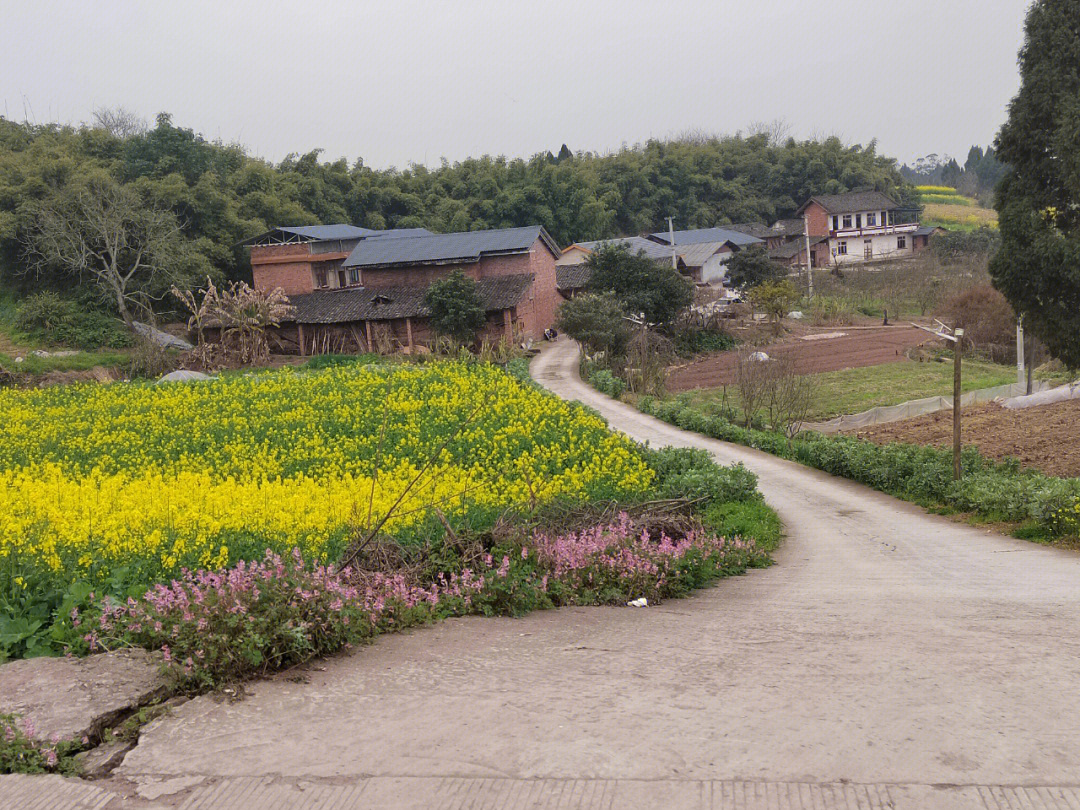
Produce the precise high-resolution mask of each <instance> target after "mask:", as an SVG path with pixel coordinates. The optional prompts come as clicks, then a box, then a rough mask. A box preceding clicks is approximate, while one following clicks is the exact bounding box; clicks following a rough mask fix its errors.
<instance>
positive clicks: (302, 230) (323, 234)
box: [238, 224, 431, 245]
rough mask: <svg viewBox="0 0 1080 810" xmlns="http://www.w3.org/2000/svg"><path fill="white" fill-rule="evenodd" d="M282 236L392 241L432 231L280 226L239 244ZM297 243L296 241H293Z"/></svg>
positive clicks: (305, 238)
mask: <svg viewBox="0 0 1080 810" xmlns="http://www.w3.org/2000/svg"><path fill="white" fill-rule="evenodd" d="M275 234H280V236H279V238H286V237H289V236H296V237H299V239H300V240H301V241H305V242H336V241H342V242H347V241H351V240H353V239H375V238H382V239H391V238H400V237H403V236H430V235H431V231H429V230H428V229H427V228H392V229H390V230H385V231H376V230H372V229H371V228H361V227H359V226H357V225H343V224H338V225H278V226H277V227H274V228H271V229H270V230H268V231H266V232H265V233H261V234H259V235H258V236H253V237H251V238H250V239H245V240H244V241H242V242H240V243H238V244H241V245H251V244H255V243H256V242H259V241H260V240H262V239H266V238H267V237H269V236H273V235H275ZM293 241H295V240H293Z"/></svg>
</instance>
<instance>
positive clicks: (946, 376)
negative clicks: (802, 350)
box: [594, 360, 1016, 421]
mask: <svg viewBox="0 0 1080 810" xmlns="http://www.w3.org/2000/svg"><path fill="white" fill-rule="evenodd" d="M809 376H810V377H811V379H812V380H813V382H814V401H813V404H812V406H811V408H810V412H809V413H808V414H807V419H808V420H809V421H817V420H820V419H831V418H832V417H834V416H840V415H841V414H852V413H859V412H860V411H865V410H867V409H869V408H873V407H875V406H878V405H898V404H900V403H901V402H907V401H908V400H912V399H922V398H923V397H933V396H952V387H953V367H952V363H951V361H950V362H945V361H944V360H943V361H941V362H936V361H931V362H928V363H918V362H915V361H913V360H901V361H899V362H896V363H885V364H883V365H879V366H867V367H865V368H850V369H844V370H842V371H828V372H824V373H821V374H811V375H809ZM1011 382H1016V370H1015V369H1014V368H1012V367H1011V366H1002V365H997V364H995V363H988V362H985V361H982V360H967V361H965V362H964V380H963V385H962V389H963V390H964V391H965V392H967V391H975V390H977V389H980V388H991V387H993V386H996V385H1004V384H1006V383H1011ZM594 387H596V388H598V389H599V390H601V391H603V392H604V393H606V394H608V395H609V396H610V395H611V392H610V391H606V390H604V389H603V388H600V386H594ZM679 397H680V398H681V401H683V402H684V403H685V404H686V405H688V406H690V407H694V408H697V409H699V410H701V411H702V413H704V414H706V415H708V416H718V415H721V413H723V411H724V409H725V408H733V409H734V410H735V412H736V421H738V420H740V419H741V418H742V412H741V410H740V408H739V390H738V387H737V386H734V385H732V386H728V387H727V388H726V389H724V388H701V389H698V390H696V391H689V392H686V393H684V394H680V395H679Z"/></svg>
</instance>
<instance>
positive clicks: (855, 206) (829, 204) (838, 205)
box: [797, 191, 900, 214]
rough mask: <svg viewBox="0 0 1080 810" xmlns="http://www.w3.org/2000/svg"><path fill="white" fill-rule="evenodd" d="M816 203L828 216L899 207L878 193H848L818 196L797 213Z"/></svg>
mask: <svg viewBox="0 0 1080 810" xmlns="http://www.w3.org/2000/svg"><path fill="white" fill-rule="evenodd" d="M812 202H816V203H817V204H818V205H820V206H821V207H822V208H824V209H825V210H826V211H828V212H829V213H830V214H851V213H854V212H856V211H892V210H893V209H895V208H899V207H900V206H899V205H898V204H897V203H896V201H895V200H893V199H892V198H891V197H890V196H889V195H887V194H883V193H881V192H880V191H849V192H847V193H845V194H818V195H815V196H813V197H811V198H810V199H809V200H807V201H806V202H804V203H803V204H802V206H801V207H800V208H799V210H798V212H797V213H802V211H803V209H805V208H806V206H808V205H809V204H810V203H812Z"/></svg>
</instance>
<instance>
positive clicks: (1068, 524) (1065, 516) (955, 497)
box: [638, 398, 1080, 537]
mask: <svg viewBox="0 0 1080 810" xmlns="http://www.w3.org/2000/svg"><path fill="white" fill-rule="evenodd" d="M638 407H639V409H641V410H642V411H643V412H645V413H648V414H651V415H652V416H655V417H657V418H658V419H662V420H664V421H665V422H669V423H671V424H674V425H678V426H679V427H682V428H684V429H686V430H693V431H695V432H699V433H703V434H705V435H706V436H711V437H712V438H715V439H720V440H721V441H727V442H733V443H736V444H742V445H746V446H748V447H755V448H757V449H759V450H764V451H765V452H767V453H771V454H773V455H776V456H780V457H782V458H790V459H793V460H795V461H798V462H800V463H802V464H805V465H807V466H809V467H814V468H816V469H819V470H824V471H825V472H827V473H830V474H832V475H836V476H840V477H842V478H848V479H851V480H853V481H858V482H859V483H862V484H866V485H867V486H870V487H873V488H874V489H878V490H881V491H882V492H887V493H889V494H891V495H895V496H897V497H900V498H904V499H906V500H909V501H914V502H916V503H920V504H922V505H924V506H938V507H941V506H943V507H947V508H949V509H953V510H958V511H962V512H972V513H974V514H976V515H978V516H979V517H982V518H985V519H989V520H1006V521H1015V522H1025V521H1033V523H1034V526H1035V527H1037V529H1038V530H1039V531H1040V532H1041V533H1044V534H1046V535H1048V536H1051V537H1055V536H1056V537H1061V536H1074V535H1080V479H1076V478H1069V479H1062V478H1053V477H1051V476H1047V475H1043V474H1042V473H1039V472H1035V471H1023V470H1020V469H1019V466H1018V465H1017V464H1016V463H1015V462H1012V463H1009V462H1006V463H1003V464H995V463H994V462H992V461H989V460H988V459H985V458H983V457H982V456H981V455H980V454H979V451H978V449H977V448H975V447H966V448H964V450H963V451H962V453H961V457H960V462H961V472H962V476H961V478H960V480H959V481H954V480H953V459H952V452H951V451H949V450H939V449H937V448H934V447H922V446H919V445H911V444H888V445H876V444H874V443H873V442H869V441H865V440H862V439H856V438H853V437H851V436H823V435H821V434H816V433H807V434H803V435H801V436H799V437H797V438H795V439H792V440H788V439H787V438H786V437H784V436H783V435H782V434H780V433H775V432H771V431H764V430H756V429H747V428H743V427H739V426H738V425H733V424H732V423H730V422H728V421H727V420H726V419H723V418H721V417H709V416H706V415H704V414H702V413H701V412H700V411H697V410H695V409H693V408H690V407H688V406H686V405H684V404H683V403H682V402H680V401H678V400H677V399H676V400H667V401H658V400H655V399H652V398H642V400H641V401H640V402H639V403H638ZM671 463H673V462H669V466H670V464H671ZM680 475H681V471H679V470H673V471H672V472H671V473H670V475H669V476H668V478H666V479H665V485H667V486H670V487H671V488H673V489H674V488H678V487H683V488H684V489H685V490H686V491H687V492H696V491H700V489H701V486H699V484H700V482H701V481H702V480H703V478H704V476H703V474H700V473H694V474H690V473H687V474H686V476H685V478H680ZM669 482H670V483H669ZM727 494H728V495H730V493H727ZM726 499H727V500H740V499H739V498H737V497H727V498H726Z"/></svg>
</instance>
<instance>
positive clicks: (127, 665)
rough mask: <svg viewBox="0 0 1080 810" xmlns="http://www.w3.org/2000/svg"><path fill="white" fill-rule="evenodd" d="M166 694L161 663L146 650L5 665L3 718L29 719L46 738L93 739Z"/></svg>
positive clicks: (1, 671) (0, 678) (1, 669)
mask: <svg viewBox="0 0 1080 810" xmlns="http://www.w3.org/2000/svg"><path fill="white" fill-rule="evenodd" d="M165 693H166V683H165V680H164V678H163V677H162V676H161V675H160V674H159V671H158V662H157V659H156V658H155V657H154V656H152V655H150V654H149V653H147V652H146V651H145V650H118V651H116V652H109V653H102V654H100V655H91V656H89V657H87V658H31V659H28V660H25V661H11V662H9V663H7V664H3V665H0V713H5V714H18V715H21V716H23V717H26V718H28V719H29V720H31V721H32V722H33V724H34V727H35V729H36V732H37V736H38V737H39V738H41V739H48V738H49V737H51V736H52V735H54V734H56V735H59V736H60V737H61V738H63V739H80V738H82V737H84V736H89V737H91V738H92V739H93V738H95V737H96V736H97V735H98V734H100V732H101V730H102V729H103V728H104V727H105V726H107V725H109V724H111V723H112V722H114V721H115V720H116V718H117V717H118V716H120V715H122V714H124V713H125V712H127V711H128V710H130V709H132V708H135V707H137V706H140V705H142V704H143V703H146V702H148V701H150V700H153V699H154V698H156V697H161V696H163V695H164V694H165Z"/></svg>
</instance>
